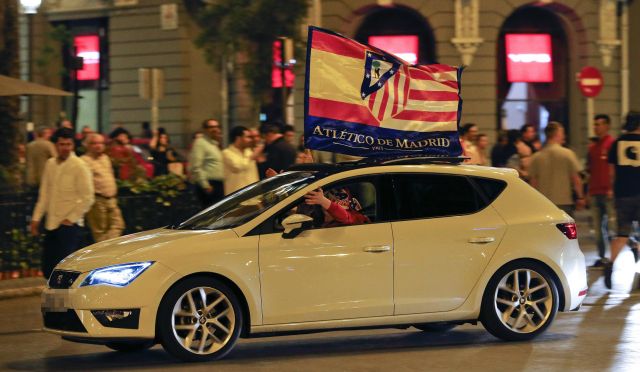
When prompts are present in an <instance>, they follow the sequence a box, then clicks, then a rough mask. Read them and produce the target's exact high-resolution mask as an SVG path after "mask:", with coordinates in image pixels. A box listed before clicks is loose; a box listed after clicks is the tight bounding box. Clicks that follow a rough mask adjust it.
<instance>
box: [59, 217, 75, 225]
mask: <svg viewBox="0 0 640 372" xmlns="http://www.w3.org/2000/svg"><path fill="white" fill-rule="evenodd" d="M60 225H65V226H71V225H73V222H71V221H69V220H68V219H66V218H65V219H64V220H62V222H60Z"/></svg>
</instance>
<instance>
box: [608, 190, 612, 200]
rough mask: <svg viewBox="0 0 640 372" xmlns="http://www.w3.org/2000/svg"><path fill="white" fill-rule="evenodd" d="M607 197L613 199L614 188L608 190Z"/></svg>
mask: <svg viewBox="0 0 640 372" xmlns="http://www.w3.org/2000/svg"><path fill="white" fill-rule="evenodd" d="M607 199H609V200H613V190H609V191H607Z"/></svg>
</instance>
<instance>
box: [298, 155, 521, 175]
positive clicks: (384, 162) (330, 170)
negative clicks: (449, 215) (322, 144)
mask: <svg viewBox="0 0 640 372" xmlns="http://www.w3.org/2000/svg"><path fill="white" fill-rule="evenodd" d="M466 159H468V158H466V157H433V156H432V157H402V158H365V159H362V160H357V161H349V162H340V163H335V164H323V163H303V164H295V165H293V166H291V167H290V168H289V169H287V170H288V171H311V172H316V176H317V177H318V178H324V177H326V176H329V175H333V174H338V173H342V172H347V171H351V170H356V169H364V168H382V167H390V168H393V169H394V170H397V169H398V167H397V166H411V168H412V169H414V170H415V169H416V168H420V167H419V166H421V165H424V166H426V167H428V168H430V169H434V168H440V166H442V167H443V168H446V169H448V170H449V171H451V169H452V168H453V169H455V168H459V170H460V171H462V172H464V171H463V169H473V171H474V172H473V173H475V174H478V173H488V174H491V175H492V176H498V178H502V177H501V176H513V175H516V177H517V171H515V170H513V169H510V168H492V167H486V166H478V165H468V164H463V162H464V161H465V160H466ZM402 168H404V167H402ZM382 169H383V168H382ZM484 170H486V171H488V172H483V171H484ZM456 173H457V172H456Z"/></svg>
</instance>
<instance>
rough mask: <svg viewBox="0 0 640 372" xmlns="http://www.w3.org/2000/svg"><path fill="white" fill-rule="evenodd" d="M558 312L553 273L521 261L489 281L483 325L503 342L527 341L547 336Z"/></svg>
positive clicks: (484, 305)
mask: <svg viewBox="0 0 640 372" xmlns="http://www.w3.org/2000/svg"><path fill="white" fill-rule="evenodd" d="M516 287H517V290H516ZM557 312H558V289H557V287H556V284H555V282H554V280H553V278H552V276H551V275H550V273H549V270H548V269H547V268H546V267H544V266H543V265H541V264H540V263H537V262H533V261H523V260H519V261H514V262H511V263H509V264H507V265H505V266H503V267H502V268H501V269H500V270H498V271H497V272H496V273H495V274H494V275H493V277H492V278H491V280H490V281H489V284H488V285H487V287H486V289H485V292H484V296H483V299H482V308H481V311H480V321H481V322H482V325H483V326H484V327H485V328H486V330H487V331H489V332H490V333H491V334H492V335H494V336H496V337H498V338H500V339H503V340H506V341H525V340H531V339H533V338H535V337H536V336H538V335H540V334H541V333H543V332H544V331H545V330H546V329H547V328H548V327H549V325H551V323H552V322H553V319H554V318H555V316H556V313H557Z"/></svg>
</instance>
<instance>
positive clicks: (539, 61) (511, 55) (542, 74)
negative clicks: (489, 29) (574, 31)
mask: <svg viewBox="0 0 640 372" xmlns="http://www.w3.org/2000/svg"><path fill="white" fill-rule="evenodd" d="M505 50H506V56H505V58H506V59H507V80H508V81H509V82H510V83H520V82H522V83H551V82H553V56H552V54H551V35H549V34H506V35H505Z"/></svg>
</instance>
